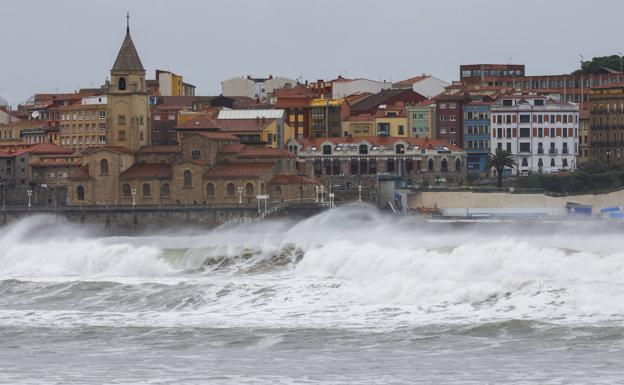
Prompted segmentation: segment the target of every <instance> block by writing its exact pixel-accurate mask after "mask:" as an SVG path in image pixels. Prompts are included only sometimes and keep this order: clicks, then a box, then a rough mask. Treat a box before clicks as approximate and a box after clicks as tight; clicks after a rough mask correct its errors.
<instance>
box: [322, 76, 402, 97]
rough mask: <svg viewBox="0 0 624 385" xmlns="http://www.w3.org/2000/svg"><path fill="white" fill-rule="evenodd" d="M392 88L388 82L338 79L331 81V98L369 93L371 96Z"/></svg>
mask: <svg viewBox="0 0 624 385" xmlns="http://www.w3.org/2000/svg"><path fill="white" fill-rule="evenodd" d="M389 88H392V83H390V82H386V81H383V82H378V81H375V80H370V79H363V78H358V79H344V78H341V77H339V78H338V79H336V80H333V81H332V98H333V99H342V98H344V97H345V96H349V95H353V94H356V93H358V92H370V93H371V94H376V93H379V92H380V91H381V90H387V89H389Z"/></svg>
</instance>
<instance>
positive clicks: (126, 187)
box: [121, 183, 132, 197]
mask: <svg viewBox="0 0 624 385" xmlns="http://www.w3.org/2000/svg"><path fill="white" fill-rule="evenodd" d="M121 195H123V196H125V197H129V196H130V195H132V187H130V185H129V184H128V183H124V185H123V186H121Z"/></svg>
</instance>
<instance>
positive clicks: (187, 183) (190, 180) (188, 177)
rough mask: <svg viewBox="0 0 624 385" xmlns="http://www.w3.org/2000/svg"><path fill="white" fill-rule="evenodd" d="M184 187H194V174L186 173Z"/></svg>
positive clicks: (187, 171)
mask: <svg viewBox="0 0 624 385" xmlns="http://www.w3.org/2000/svg"><path fill="white" fill-rule="evenodd" d="M184 187H186V188H189V187H193V174H191V172H190V171H189V170H186V171H184Z"/></svg>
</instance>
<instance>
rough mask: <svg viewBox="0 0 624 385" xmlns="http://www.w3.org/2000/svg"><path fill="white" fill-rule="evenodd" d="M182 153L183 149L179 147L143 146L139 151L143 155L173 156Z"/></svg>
mask: <svg viewBox="0 0 624 385" xmlns="http://www.w3.org/2000/svg"><path fill="white" fill-rule="evenodd" d="M180 152H182V147H180V146H177V145H169V146H142V147H141V148H140V149H139V153H141V154H171V153H180Z"/></svg>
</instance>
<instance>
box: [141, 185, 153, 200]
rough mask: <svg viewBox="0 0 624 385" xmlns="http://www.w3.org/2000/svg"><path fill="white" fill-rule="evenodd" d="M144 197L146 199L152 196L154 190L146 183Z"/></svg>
mask: <svg viewBox="0 0 624 385" xmlns="http://www.w3.org/2000/svg"><path fill="white" fill-rule="evenodd" d="M143 196H144V197H149V196H152V189H151V187H150V185H149V183H144V184H143Z"/></svg>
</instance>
